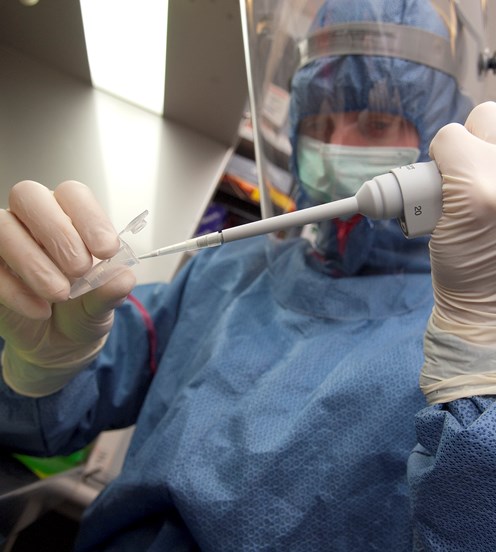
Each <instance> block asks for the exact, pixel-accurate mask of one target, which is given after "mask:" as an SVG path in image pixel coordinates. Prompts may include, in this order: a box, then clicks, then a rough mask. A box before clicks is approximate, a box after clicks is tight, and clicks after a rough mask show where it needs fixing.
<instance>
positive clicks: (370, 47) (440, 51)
mask: <svg viewBox="0 0 496 552" xmlns="http://www.w3.org/2000/svg"><path fill="white" fill-rule="evenodd" d="M298 50H299V65H298V69H301V68H302V67H304V66H305V65H307V64H309V63H311V62H312V61H315V60H317V59H319V58H322V57H331V56H345V55H367V56H378V57H395V58H401V59H403V60H405V61H412V62H414V63H418V64H421V65H424V66H427V67H431V68H433V69H436V70H438V71H442V72H443V73H447V74H448V75H449V76H451V77H453V78H454V79H455V80H457V81H458V80H459V78H458V77H459V75H458V71H459V68H460V67H461V66H462V63H461V62H460V60H457V59H456V57H455V55H454V52H453V49H452V47H451V44H450V42H449V41H448V40H446V39H445V38H443V37H442V36H439V35H437V34H435V33H432V32H429V31H425V30H423V29H420V28H418V27H409V26H406V25H397V24H395V23H377V22H372V21H362V22H355V23H353V22H350V23H342V24H335V25H330V26H328V27H325V28H322V29H319V30H318V31H316V32H314V33H312V34H311V35H309V36H308V37H307V38H305V39H304V40H302V41H301V42H300V43H299V44H298Z"/></svg>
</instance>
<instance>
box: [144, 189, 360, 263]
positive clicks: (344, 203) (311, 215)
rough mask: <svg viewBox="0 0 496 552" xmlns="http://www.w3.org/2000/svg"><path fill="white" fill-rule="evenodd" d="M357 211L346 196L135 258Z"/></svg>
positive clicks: (225, 240) (191, 248)
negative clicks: (338, 199)
mask: <svg viewBox="0 0 496 552" xmlns="http://www.w3.org/2000/svg"><path fill="white" fill-rule="evenodd" d="M356 212H357V200H356V198H355V197H348V198H346V199H342V200H340V201H334V202H332V203H325V204H323V205H316V206H315V207H309V208H308V209H302V210H301V211H294V212H292V213H286V214H284V215H278V216H275V217H271V218H268V219H262V220H257V221H256V222H249V223H247V224H242V225H240V226H234V227H232V228H226V229H225V230H222V231H219V232H212V233H210V234H205V235H203V236H198V237H196V238H191V239H189V240H186V241H183V242H180V243H176V244H174V245H169V246H167V247H161V248H160V249H156V250H155V251H150V253H146V254H145V255H140V256H139V257H138V258H139V259H148V258H150V257H159V256H162V255H169V254H171V253H180V252H183V251H194V250H196V249H204V248H206V247H215V246H217V245H222V244H223V243H228V242H232V241H236V240H242V239H245V238H252V237H254V236H261V235H262V234H269V233H270V232H280V231H281V230H287V229H288V228H294V227H296V226H304V225H305V224H310V223H315V222H320V221H323V220H329V219H333V218H337V217H345V216H349V215H352V214H354V213H356Z"/></svg>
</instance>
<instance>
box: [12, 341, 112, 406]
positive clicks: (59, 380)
mask: <svg viewBox="0 0 496 552" xmlns="http://www.w3.org/2000/svg"><path fill="white" fill-rule="evenodd" d="M106 341H107V335H105V336H104V337H102V338H101V339H99V340H98V341H96V342H95V343H93V344H91V346H89V347H87V348H86V349H85V350H83V351H81V350H78V359H77V361H76V362H75V361H74V358H72V359H71V358H70V357H66V358H64V359H60V358H59V362H57V363H56V364H55V363H52V364H50V365H45V366H39V365H37V364H33V363H32V362H29V360H27V359H26V358H25V356H23V353H22V352H21V351H18V350H16V349H15V348H14V347H12V346H10V345H9V344H8V343H6V344H5V348H4V350H3V351H2V376H3V379H4V381H5V383H6V384H7V385H8V386H9V387H10V388H11V389H13V390H14V391H15V392H16V393H19V394H20V395H25V396H27V397H34V398H37V397H44V396H47V395H51V394H52V393H56V392H57V391H60V389H62V388H63V387H64V386H65V385H66V384H67V383H68V382H69V381H70V380H71V379H72V378H73V377H74V376H75V375H76V374H77V373H79V372H80V371H81V370H82V369H83V368H85V367H86V366H88V365H89V364H90V363H91V362H92V361H93V360H94V359H95V358H96V357H97V356H98V354H99V352H100V351H101V349H102V348H103V346H104V345H105V342H106ZM71 361H72V362H71Z"/></svg>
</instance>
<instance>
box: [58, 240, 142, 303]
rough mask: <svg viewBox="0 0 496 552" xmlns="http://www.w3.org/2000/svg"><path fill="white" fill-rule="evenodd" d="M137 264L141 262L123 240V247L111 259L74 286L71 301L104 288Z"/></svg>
mask: <svg viewBox="0 0 496 552" xmlns="http://www.w3.org/2000/svg"><path fill="white" fill-rule="evenodd" d="M137 263H139V260H138V258H137V257H136V255H135V254H134V252H133V250H132V249H131V248H130V247H129V245H128V244H127V243H126V242H125V241H123V240H122V239H121V247H120V249H119V251H118V252H117V253H116V254H115V255H114V256H113V257H112V258H111V259H106V260H104V261H100V262H99V263H97V264H96V265H95V266H94V267H93V268H92V269H91V270H90V271H89V272H87V273H86V274H85V275H84V276H82V277H81V278H79V279H77V280H76V281H75V282H74V283H73V284H72V286H71V290H70V293H69V299H75V298H76V297H79V296H80V295H83V294H85V293H88V291H91V290H92V289H95V288H97V287H100V286H103V284H106V283H107V282H109V281H110V280H111V279H112V278H115V276H117V275H118V274H120V273H121V272H122V271H123V270H125V269H126V268H128V267H130V266H133V265H135V264H137Z"/></svg>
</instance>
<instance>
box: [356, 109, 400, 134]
mask: <svg viewBox="0 0 496 552" xmlns="http://www.w3.org/2000/svg"><path fill="white" fill-rule="evenodd" d="M359 128H360V132H361V133H362V134H363V135H364V136H367V137H370V138H384V137H387V136H389V135H390V134H391V133H392V132H394V129H395V128H396V125H395V118H394V117H392V116H391V115H388V114H387V113H369V112H365V111H364V112H362V113H361V114H360V117H359Z"/></svg>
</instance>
